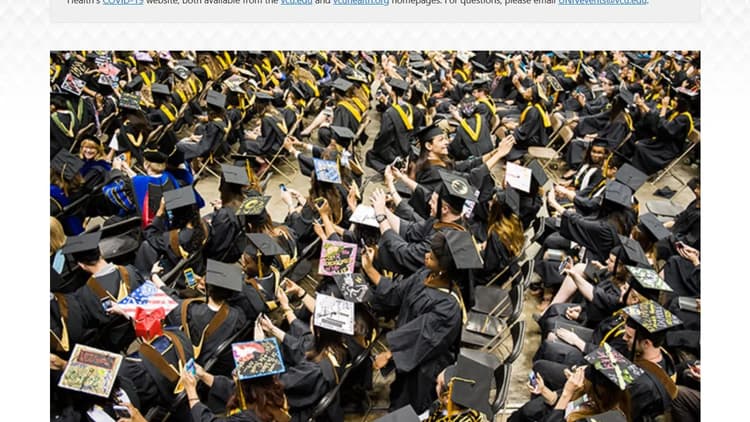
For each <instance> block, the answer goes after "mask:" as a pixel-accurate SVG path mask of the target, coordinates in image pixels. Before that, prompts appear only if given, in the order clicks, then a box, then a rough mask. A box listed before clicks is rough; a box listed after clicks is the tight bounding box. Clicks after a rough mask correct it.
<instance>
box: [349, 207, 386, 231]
mask: <svg viewBox="0 0 750 422" xmlns="http://www.w3.org/2000/svg"><path fill="white" fill-rule="evenodd" d="M349 221H350V222H352V223H357V224H362V225H365V226H369V227H376V228H377V227H379V226H380V225H379V224H378V221H377V220H376V219H375V208H373V207H371V206H369V205H364V204H359V205H357V208H355V209H354V212H353V213H352V216H351V217H349Z"/></svg>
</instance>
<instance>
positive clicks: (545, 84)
mask: <svg viewBox="0 0 750 422" xmlns="http://www.w3.org/2000/svg"><path fill="white" fill-rule="evenodd" d="M700 81H701V79H700V55H699V53H697V52H689V51H683V52H672V51H670V52H665V51H650V52H646V51H642V52H604V51H554V52H543V51H536V52H530V51H515V52H489V51H478V52H468V51H452V52H445V51H422V52H417V51H411V52H409V51H388V52H382V51H378V52H375V51H336V52H322V51H296V52H295V51H197V52H196V51H136V52H132V51H114V52H113V51H65V52H62V51H53V52H51V54H50V86H51V88H50V89H51V91H50V216H51V217H50V265H51V270H50V278H51V279H50V395H51V397H50V400H51V420H65V421H89V420H94V421H99V420H118V421H120V420H122V421H142V420H164V419H165V418H166V419H169V420H175V421H189V420H193V421H220V420H231V421H264V422H266V421H281V422H284V421H289V420H293V421H308V420H317V421H343V420H344V415H345V413H347V412H352V413H356V414H360V415H361V414H363V413H367V412H368V408H370V407H371V406H370V404H371V398H370V393H371V392H372V390H373V386H374V384H376V383H382V382H386V383H388V384H389V391H390V393H389V394H390V397H389V398H390V404H389V409H388V410H389V411H390V412H394V413H391V414H389V415H388V416H385V418H386V419H383V420H414V418H416V417H417V416H416V415H421V419H422V420H425V419H427V420H430V421H479V420H485V419H489V420H493V419H494V417H495V416H496V415H495V413H497V412H498V411H499V409H497V408H495V407H494V406H489V405H488V402H489V397H490V390H491V388H490V385H491V384H492V389H495V390H496V394H497V389H498V388H497V386H496V385H495V384H494V383H495V382H496V380H495V379H494V378H492V374H493V371H496V369H497V367H498V366H499V365H501V364H502V363H503V358H497V357H495V360H492V359H480V360H477V359H472V358H471V357H476V356H477V355H476V354H472V353H470V352H468V349H469V348H471V346H472V345H473V346H476V343H475V342H471V344H468V343H467V341H466V339H467V336H469V335H473V336H474V339H476V336H479V338H484V339H486V340H487V341H488V342H489V341H490V340H491V339H493V337H495V335H499V334H498V333H490V332H488V330H487V327H486V326H487V324H486V323H485V324H484V325H485V326H484V327H481V328H478V329H477V328H476V327H473V328H471V326H470V325H467V322H468V320H469V319H470V318H471V317H472V315H473V316H476V315H477V314H478V313H482V312H481V310H480V308H483V306H479V305H480V302H482V300H481V299H483V298H480V297H478V292H479V291H480V288H483V289H485V290H481V292H483V293H484V292H486V291H489V290H486V289H494V290H493V291H494V292H495V293H496V294H497V296H492V297H503V298H504V299H502V300H509V299H508V297H509V295H508V291H509V289H512V288H514V287H516V286H518V285H519V284H520V285H521V286H522V288H523V293H522V294H525V295H529V296H534V295H535V296H537V297H538V300H539V303H538V311H539V313H538V314H535V315H534V319H535V320H536V321H537V323H538V325H539V328H540V329H541V333H542V343H541V346H540V348H539V350H538V351H536V354H535V355H534V363H533V370H532V373H531V374H530V376H529V385H528V386H527V387H528V389H529V392H530V400H529V401H528V402H527V403H526V404H525V405H523V406H522V407H521V408H520V409H518V410H517V411H515V412H514V413H513V414H512V415H510V416H508V417H509V418H510V420H514V421H542V420H544V421H561V420H565V421H577V420H584V419H586V418H593V417H596V418H597V420H627V421H628V422H630V421H650V420H654V419H655V418H658V417H662V416H663V415H670V416H671V418H672V419H673V420H675V421H693V420H699V419H700V363H699V362H698V359H699V357H700V341H699V339H700V181H699V179H698V178H695V179H693V180H690V181H689V182H688V183H687V186H688V187H689V188H690V190H691V191H692V195H694V200H692V202H690V204H688V205H687V206H686V207H685V208H684V209H683V210H681V212H679V213H678V214H677V215H674V216H671V217H667V216H664V215H654V214H652V213H649V212H647V210H646V209H645V207H644V204H639V203H638V201H637V200H636V192H637V191H639V190H640V189H641V188H643V189H646V187H647V186H651V185H650V184H648V183H646V182H647V181H648V180H653V179H654V178H655V177H656V176H657V175H658V174H659V173H660V172H661V171H663V170H664V169H665V168H666V167H667V166H669V165H670V164H671V163H672V162H673V161H674V160H675V159H677V158H678V157H680V156H681V154H682V153H683V151H685V149H686V148H687V147H688V146H689V145H690V142H689V141H688V139H689V138H690V137H691V136H694V134H695V133H697V131H698V130H699V129H700V100H699V99H700ZM371 124H372V125H373V126H372V127H370V125H371ZM368 128H370V129H371V130H369V131H368V130H367V129H368ZM563 132H566V133H569V134H570V136H562V133H563ZM547 147H551V148H559V147H561V148H560V150H559V155H558V154H555V157H553V158H554V159H553V160H549V161H547V160H543V159H541V157H544V155H543V154H542V155H541V156H539V155H538V154H539V151H540V150H541V151H544V150H548V149H549V148H547ZM697 152H698V151H697V149H696V150H695V151H694V155H695V157H691V158H692V159H693V160H696V159H697V156H698V153H697ZM535 158H540V159H535ZM547 158H549V157H547ZM511 172H512V173H513V175H514V177H515V176H517V175H521V176H519V179H520V181H519V180H518V179H514V178H511V177H505V176H507V175H510V174H511ZM297 173H299V174H301V175H303V176H305V177H306V178H309V183H308V184H305V189H307V190H306V191H303V190H302V189H300V190H296V189H294V188H293V187H291V186H286V185H285V184H284V183H282V184H281V185H278V184H276V185H271V184H269V180H271V178H273V180H276V181H281V182H285V181H289V182H291V181H292V180H293V178H294V176H296V174H297ZM205 178H208V179H213V180H215V182H216V183H210V184H205V183H204V184H201V186H202V187H201V189H204V188H203V186H211V187H213V186H218V192H217V193H215V192H211V193H209V192H206V191H205V190H203V191H201V192H199V191H198V189H196V186H197V182H198V180H200V179H205ZM204 195H205V196H206V197H209V196H210V197H218V198H219V199H217V200H214V201H208V203H207V201H206V200H205V199H204V197H203V196H204ZM272 197H277V198H280V199H281V200H282V202H283V203H284V204H285V205H286V206H287V211H288V212H287V213H286V214H285V215H284V216H283V218H276V221H274V219H272V217H271V214H270V213H269V212H268V210H267V209H266V207H267V205H268V203H269V201H270V200H271V198H272ZM532 243H533V244H535V245H537V246H538V247H536V248H532V247H531V246H532V245H531V244H532ZM321 249H322V250H323V253H322V254H321ZM531 250H533V251H534V253H533V254H532V253H530V252H529V251H531ZM331 251H332V252H331ZM346 251H349V253H345V252H346ZM352 251H354V252H353V253H351V252H352ZM319 261H323V262H324V263H327V264H331V263H338V264H340V265H338V264H337V265H333V266H330V267H326V266H324V265H323V264H322V263H320V262H319ZM528 263H533V265H532V266H531V268H533V269H534V273H535V274H533V275H532V274H522V273H523V271H522V268H529V265H528ZM524 264H527V265H524ZM324 267H325V268H324ZM352 268H353V269H352ZM329 270H330V272H329ZM328 274H330V275H328ZM144 284H148V285H151V284H152V285H153V286H155V288H156V289H157V290H159V291H160V292H162V293H164V294H165V295H167V296H168V297H169V298H172V299H173V300H174V301H175V302H176V307H174V309H171V310H169V311H167V312H165V314H163V315H161V318H157V323H156V324H155V325H154V324H152V325H149V326H145V320H144V319H142V318H140V317H139V316H136V317H133V315H132V314H130V313H128V312H125V311H124V308H123V306H122V304H123V303H125V302H127V298H129V297H132V296H133V293H134V292H136V291H137V290H139V288H141V287H142V286H144ZM480 286H481V287H480ZM509 286H510V287H509ZM323 297H325V303H323V302H322V301H321V300H320V299H321V298H323ZM329 297H333V298H335V299H337V300H340V301H341V303H339V302H335V303H336V306H337V307H336V308H335V309H348V308H347V305H346V303H347V302H349V303H350V305H351V302H354V303H353V307H352V309H353V312H351V313H346V312H343V311H338V310H332V309H334V308H329V299H328V298H329ZM485 302H486V300H485ZM342 303H343V304H342ZM316 305H317V306H316ZM482 305H485V304H482ZM495 305H496V304H491V306H490V307H492V306H495ZM324 308H325V309H324ZM332 315H333V316H332ZM482 318H485V321H490V320H494V319H500V320H502V321H500V326H501V329H500V331H504V330H510V329H511V328H510V326H512V325H513V323H514V322H515V321H509V320H507V314H503V315H499V314H496V313H495V312H494V310H493V311H491V312H486V311H485V313H483V314H482ZM504 318H505V320H503V319H504ZM515 318H516V319H517V318H518V315H515ZM152 319H153V317H152ZM347 327H349V328H347ZM351 327H353V328H351ZM467 330H468V331H467ZM263 338H272V339H275V341H276V342H277V344H278V349H279V353H278V355H277V358H275V359H277V360H278V361H279V362H282V363H283V365H281V367H282V368H283V370H282V371H278V372H275V373H273V374H267V373H253V374H250V375H249V376H248V375H247V374H246V373H244V372H242V371H240V368H239V366H238V365H236V356H235V355H234V354H233V347H232V345H233V344H234V345H236V344H238V343H242V342H248V341H259V340H261V339H263ZM76 345H86V346H90V347H93V348H96V349H99V350H102V351H108V352H112V353H116V354H121V355H122V356H123V357H124V359H123V362H122V365H121V366H120V367H119V370H118V372H117V376H116V380H115V383H114V388H113V389H112V393H111V394H110V395H109V397H99V396H94V395H92V394H86V393H84V392H79V391H72V390H70V389H68V388H65V387H63V386H59V385H58V383H59V380H60V377H61V374H62V373H63V372H64V370H65V368H66V366H67V365H68V362H69V360H70V359H71V353H72V352H73V351H74V349H75V346H76ZM485 351H486V350H485ZM490 352H491V353H490V354H491V355H492V356H494V352H496V350H491V351H490ZM269 359H270V358H269ZM193 362H194V364H193ZM488 362H489V363H488ZM509 363H510V362H509ZM188 368H194V370H193V371H190V370H188ZM488 374H489V379H488ZM524 387H526V386H524ZM123 397H126V398H127V400H123V399H122V398H123ZM121 406H125V407H126V408H127V412H125V413H127V414H122V415H120V414H118V413H117V412H116V409H120V408H121ZM104 414H106V415H107V416H106V418H110V419H106V418H105V416H103V415H104ZM596 415H606V416H602V417H601V418H600V417H599V416H596ZM387 418H390V419H387ZM606 418H612V419H606Z"/></svg>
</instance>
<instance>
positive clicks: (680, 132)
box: [631, 114, 691, 175]
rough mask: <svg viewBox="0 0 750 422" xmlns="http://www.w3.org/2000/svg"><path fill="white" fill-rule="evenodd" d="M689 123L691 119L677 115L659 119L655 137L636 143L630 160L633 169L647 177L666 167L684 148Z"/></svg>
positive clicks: (683, 115) (684, 115) (689, 127)
mask: <svg viewBox="0 0 750 422" xmlns="http://www.w3.org/2000/svg"><path fill="white" fill-rule="evenodd" d="M690 122H691V117H689V116H688V115H686V114H679V115H677V116H676V117H674V118H673V119H671V120H670V119H667V118H662V119H660V120H659V126H658V129H657V133H656V137H654V138H652V139H641V140H639V141H637V142H636V144H635V151H634V153H633V158H632V160H631V162H632V164H633V167H635V168H637V169H639V170H641V171H642V172H644V173H646V174H649V175H650V174H654V173H656V172H657V171H659V170H661V169H663V168H664V167H666V166H667V165H668V164H669V163H670V162H671V161H672V160H674V159H675V158H677V157H678V156H679V155H680V154H681V153H682V151H683V149H684V148H685V140H686V139H687V136H688V134H689V132H690V129H691V124H690Z"/></svg>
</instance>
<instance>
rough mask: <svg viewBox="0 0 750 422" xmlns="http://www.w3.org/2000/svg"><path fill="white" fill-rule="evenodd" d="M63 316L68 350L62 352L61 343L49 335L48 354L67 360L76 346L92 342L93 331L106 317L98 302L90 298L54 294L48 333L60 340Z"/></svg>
mask: <svg viewBox="0 0 750 422" xmlns="http://www.w3.org/2000/svg"><path fill="white" fill-rule="evenodd" d="M97 307H98V308H99V310H97V309H96V308H97ZM63 309H65V312H63ZM64 314H67V316H66V317H65V327H66V328H67V332H68V345H69V347H68V350H67V351H66V350H63V348H62V345H61V343H60V342H59V341H57V340H56V339H54V337H53V336H52V335H50V353H54V354H56V355H58V356H60V357H61V358H62V359H65V360H67V359H68V358H69V357H70V354H71V352H73V348H74V347H75V345H76V344H79V343H80V344H89V343H90V342H91V341H92V340H93V337H94V335H95V334H96V333H95V330H96V329H97V328H98V327H99V326H101V325H102V324H104V323H105V322H106V316H105V315H104V312H103V311H102V308H101V305H100V304H99V302H98V301H97V300H96V299H95V298H92V297H91V296H85V295H84V296H81V295H80V294H78V293H73V294H63V293H54V296H53V297H51V298H50V331H51V332H53V333H54V334H55V335H56V336H57V337H58V338H59V339H60V340H62V338H63V324H62V319H63V315H64Z"/></svg>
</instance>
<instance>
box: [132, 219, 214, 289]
mask: <svg viewBox="0 0 750 422" xmlns="http://www.w3.org/2000/svg"><path fill="white" fill-rule="evenodd" d="M207 229H208V228H207ZM193 230H202V229H201V228H188V227H184V228H182V229H179V232H178V235H177V238H178V242H179V244H180V246H182V247H183V248H184V247H185V246H186V245H187V244H188V243H189V241H190V238H191V237H192V235H193ZM169 236H170V231H169V230H168V229H167V221H166V219H165V218H164V217H156V218H154V220H153V221H152V222H151V224H149V225H148V226H146V228H145V229H144V230H143V238H144V242H142V243H141V247H140V248H139V249H138V252H137V253H136V257H135V261H134V265H135V267H136V268H138V270H139V271H141V273H142V274H148V273H149V272H150V271H151V267H152V266H153V265H154V263H155V262H156V261H160V262H161V265H162V267H163V268H164V272H165V273H166V272H169V270H171V269H172V268H174V266H175V265H177V263H178V262H179V261H180V260H181V259H182V255H181V254H177V253H176V251H174V250H173V249H172V245H171V243H170V239H169ZM190 264H191V265H192V268H193V271H194V272H196V273H198V274H203V273H204V267H205V260H204V259H203V256H202V252H201V253H199V254H198V255H197V257H196V258H195V259H194V260H193V261H191V262H190ZM178 286H179V287H185V286H184V280H182V278H180V279H179V280H178Z"/></svg>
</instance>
